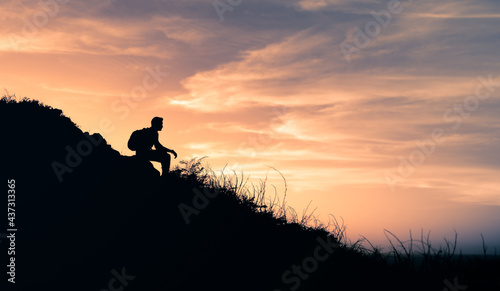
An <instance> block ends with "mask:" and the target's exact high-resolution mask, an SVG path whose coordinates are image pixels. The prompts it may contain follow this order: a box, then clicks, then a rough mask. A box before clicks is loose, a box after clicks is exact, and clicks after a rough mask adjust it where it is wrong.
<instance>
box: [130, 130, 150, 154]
mask: <svg viewBox="0 0 500 291" xmlns="http://www.w3.org/2000/svg"><path fill="white" fill-rule="evenodd" d="M147 139H148V137H147V128H143V129H138V130H135V131H134V132H132V134H131V135H130V138H129V139H128V143H127V146H128V148H129V149H130V150H132V151H137V150H140V149H145V148H147V147H148V144H147V143H148V141H147Z"/></svg>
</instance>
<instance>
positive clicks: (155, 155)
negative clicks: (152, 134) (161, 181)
mask: <svg viewBox="0 0 500 291" xmlns="http://www.w3.org/2000/svg"><path fill="white" fill-rule="evenodd" d="M147 158H148V159H149V160H150V161H155V162H160V163H161V172H162V173H161V175H162V176H163V175H165V174H167V173H168V171H169V170H170V155H169V154H168V153H167V152H165V151H158V150H151V151H149V153H148V154H147Z"/></svg>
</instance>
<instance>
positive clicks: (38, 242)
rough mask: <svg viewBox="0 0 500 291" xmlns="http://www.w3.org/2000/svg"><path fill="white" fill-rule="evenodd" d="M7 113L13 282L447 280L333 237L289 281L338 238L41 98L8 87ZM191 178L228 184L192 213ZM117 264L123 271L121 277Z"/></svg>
mask: <svg viewBox="0 0 500 291" xmlns="http://www.w3.org/2000/svg"><path fill="white" fill-rule="evenodd" d="M0 121H1V124H2V131H1V134H2V137H4V139H3V142H2V143H1V147H2V148H1V150H2V153H3V154H2V155H3V158H5V160H6V161H5V164H4V165H2V178H3V180H4V181H5V180H7V179H15V180H16V191H17V196H16V211H17V212H16V224H17V227H18V232H17V233H16V237H17V238H16V249H17V252H16V274H17V275H16V284H15V285H12V284H10V285H9V287H11V288H12V287H14V289H12V290H53V291H55V290H103V289H104V290H111V289H110V288H108V285H109V283H110V282H111V284H112V286H114V287H115V288H119V287H124V288H123V290H125V291H132V290H141V291H147V290H274V289H280V290H295V289H293V288H292V287H294V286H296V283H297V280H298V281H299V282H300V288H298V289H297V290H403V289H404V290H432V289H429V288H427V287H428V286H430V285H432V286H437V287H436V289H435V290H442V289H443V285H442V280H443V277H441V276H430V275H429V276H427V277H426V278H425V280H424V279H423V278H421V277H418V276H420V275H417V274H416V273H414V272H412V271H411V270H407V269H405V268H404V267H393V266H389V265H388V264H386V263H385V262H383V261H380V260H378V259H377V257H375V256H368V255H366V254H363V253H362V252H359V251H357V250H355V249H353V248H350V247H348V246H346V245H344V244H342V243H341V244H340V245H338V246H339V247H336V248H335V250H334V251H333V252H332V253H331V254H328V255H327V252H328V250H327V249H326V248H323V249H322V250H321V252H322V253H321V254H322V256H327V257H328V258H327V259H326V260H325V261H321V262H319V263H318V262H317V264H318V265H317V267H316V270H315V271H314V272H312V273H311V274H310V275H307V274H306V275H307V278H305V275H304V278H300V276H298V275H291V276H289V277H288V279H291V278H292V277H293V278H294V279H293V280H295V281H293V282H294V283H291V282H288V281H287V282H283V280H282V275H283V273H284V272H285V271H287V270H292V269H291V268H292V266H293V265H294V264H295V265H301V264H302V263H303V261H304V259H306V258H308V257H311V256H312V255H313V252H314V250H315V249H316V248H317V247H318V246H321V245H322V244H321V243H320V242H319V241H322V242H328V241H333V242H335V243H337V238H335V237H333V236H332V234H330V233H328V232H326V231H324V230H321V229H312V228H308V227H305V226H303V225H300V224H296V223H287V222H286V221H284V220H283V219H282V218H281V219H280V218H276V217H275V216H274V215H273V214H272V213H271V212H269V211H260V210H259V207H258V205H257V204H255V203H254V202H252V201H249V200H248V199H244V198H242V197H240V196H238V195H236V194H234V193H233V192H232V191H231V190H229V189H225V188H213V187H210V186H208V185H206V183H203V181H202V179H201V178H200V177H197V176H195V175H187V174H186V173H185V172H183V171H174V172H173V173H171V174H169V176H168V178H167V179H165V178H164V177H160V176H159V173H158V171H157V170H156V169H154V167H153V166H152V164H151V163H149V162H144V161H142V160H140V159H137V158H135V157H126V156H122V155H120V154H119V153H118V152H117V151H115V150H113V149H112V148H111V147H110V146H109V145H108V144H107V143H106V141H105V140H104V139H103V138H102V137H101V136H100V135H99V134H93V135H89V134H88V133H84V132H82V131H81V130H80V129H79V128H78V127H77V126H76V125H75V124H74V123H73V122H72V121H71V120H70V119H69V118H67V117H65V116H64V115H62V112H61V110H58V109H53V108H51V107H48V106H44V105H42V104H40V103H39V102H37V101H30V100H24V101H22V102H15V101H12V100H10V99H8V98H4V99H3V100H2V101H1V102H0ZM82 141H85V142H82ZM99 141H100V142H99ZM89 144H91V145H92V149H91V150H89V149H88V148H86V147H85V145H86V146H88V145H89ZM68 149H72V150H74V151H75V152H76V153H78V150H80V152H81V153H85V154H86V156H84V157H82V158H81V160H80V161H79V159H78V158H75V157H73V159H69V161H70V163H71V164H73V165H75V166H74V167H68V168H70V170H71V172H69V171H64V172H60V174H59V175H58V174H56V172H57V171H55V170H54V165H59V164H60V165H64V164H68V163H67V160H66V159H67V156H68V153H69V152H72V150H68ZM88 152H90V153H88ZM54 162H57V163H59V164H54ZM66 166H67V165H66ZM56 169H59V171H62V170H60V169H62V168H61V167H59V168H57V167H56ZM66 170H67V169H66ZM193 189H198V191H200V192H202V193H203V192H205V191H207V192H206V193H207V194H209V193H210V195H212V194H213V196H215V194H217V193H218V195H216V197H214V198H210V200H209V203H208V206H206V208H205V209H203V210H201V211H200V212H199V214H197V215H192V216H190V217H189V219H190V223H189V224H186V222H185V219H184V217H183V216H182V215H181V213H180V211H179V205H180V204H181V203H184V205H188V206H192V205H193V197H194V196H195V195H196V194H195V193H196V191H193ZM2 207H3V206H2ZM2 240H3V239H2ZM4 244H5V241H2V243H1V244H0V245H2V249H3V246H4ZM2 252H3V251H2ZM3 253H4V256H5V252H3ZM4 262H6V261H5V260H4ZM123 268H125V269H123ZM113 270H114V271H113ZM116 272H117V273H122V272H124V274H123V275H122V276H125V279H123V278H122V280H121V281H120V280H119V279H114V278H117V273H116ZM2 273H5V272H2ZM4 275H5V274H4ZM127 276H129V277H127ZM131 276H133V279H132V277H131ZM301 276H302V275H301ZM454 276H456V274H455V273H452V274H450V276H449V277H450V278H453V277H454ZM118 277H120V275H119V274H118ZM4 281H6V280H4ZM120 284H122V285H120ZM117 290H120V289H117Z"/></svg>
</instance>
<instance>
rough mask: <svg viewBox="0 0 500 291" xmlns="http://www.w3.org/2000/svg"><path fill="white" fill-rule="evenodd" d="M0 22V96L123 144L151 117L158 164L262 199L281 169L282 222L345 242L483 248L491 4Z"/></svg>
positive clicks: (95, 8)
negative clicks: (296, 220) (203, 166)
mask: <svg viewBox="0 0 500 291" xmlns="http://www.w3.org/2000/svg"><path fill="white" fill-rule="evenodd" d="M0 15H1V18H0V64H1V70H0V91H3V92H0V94H1V95H3V94H7V95H10V94H15V95H16V96H17V97H25V96H26V97H29V98H32V99H38V100H40V101H42V102H44V103H45V104H48V105H50V106H53V107H57V108H60V109H62V110H63V112H64V114H65V115H66V116H69V117H70V118H71V119H72V120H73V121H74V122H76V123H77V124H78V125H79V126H80V128H81V129H82V130H84V131H90V132H92V133H93V132H99V133H101V134H102V135H103V136H104V138H105V139H106V140H107V141H108V143H109V144H111V145H112V147H113V148H115V149H116V150H118V151H119V152H120V153H121V154H123V155H132V154H133V152H131V151H130V150H128V149H127V147H126V143H127V140H128V137H129V136H130V134H131V132H132V131H134V130H135V129H138V128H143V127H147V126H149V122H150V120H151V118H152V117H154V116H161V117H163V118H164V129H163V131H162V132H160V142H161V143H162V144H163V145H165V146H166V147H168V148H172V149H174V150H176V152H177V153H178V154H179V157H178V159H176V160H174V165H176V164H178V162H179V161H180V160H189V159H191V158H193V157H198V158H200V157H204V156H207V157H208V158H206V159H205V160H206V161H207V162H208V163H209V164H210V167H211V168H212V169H213V170H215V171H216V172H218V173H220V170H221V169H223V168H225V172H226V173H231V171H233V170H234V171H236V172H237V173H241V172H243V174H244V175H245V176H246V177H249V178H250V180H249V181H250V182H254V183H257V184H258V183H259V181H262V180H264V179H266V177H267V193H268V195H269V197H272V196H273V195H274V193H277V195H278V196H279V197H280V199H283V196H284V193H285V192H284V191H285V184H284V181H283V179H282V177H281V174H282V175H283V176H284V177H285V179H286V201H287V203H288V205H289V206H290V207H293V208H294V209H295V211H296V212H297V215H298V216H299V217H300V216H301V215H302V213H303V211H304V209H306V208H307V207H308V205H309V208H308V212H307V213H311V211H313V210H314V215H316V217H317V218H318V219H319V220H320V221H323V222H324V223H327V222H328V221H329V220H330V219H332V216H331V215H333V216H334V217H336V218H337V219H338V220H339V221H340V220H341V219H343V220H344V222H345V225H346V226H347V235H348V237H349V238H350V239H351V240H352V241H356V240H357V239H359V238H361V236H364V237H366V238H368V239H369V240H370V241H371V242H372V243H373V244H375V245H379V246H381V247H384V248H385V250H387V248H386V246H387V239H386V237H385V235H384V229H387V230H389V231H391V232H392V233H394V234H395V235H397V236H398V237H399V238H400V239H401V240H407V239H409V235H410V234H409V232H410V230H411V232H412V234H413V237H414V238H419V237H420V233H421V231H423V233H424V234H427V233H428V232H429V231H431V239H432V242H433V243H434V244H435V246H436V247H437V246H438V245H439V244H440V243H444V241H443V238H447V239H448V240H452V239H453V237H454V233H455V231H456V232H457V233H458V240H459V247H460V248H462V250H463V251H464V252H465V253H479V252H482V246H481V244H482V242H481V234H482V235H483V236H484V238H485V242H486V244H487V245H488V247H489V251H491V252H492V251H493V248H495V247H496V248H497V250H500V211H499V210H500V179H498V177H499V174H500V153H499V147H500V117H499V116H500V115H499V114H498V113H499V110H500V55H499V54H498V49H499V47H500V3H498V1H493V0H477V1H461V0H453V1H451V0H443V1H428V0H413V1H394V0H393V1H378V0H376V1H374V0H370V1H368V0H355V1H348V0H286V1H285V0H266V1H261V0H216V1H211V0H208V1H201V0H178V1H162V0H144V1H132V0H86V1H78V0H42V1H38V0H36V1H32V0H25V1H10V0H7V1H2V4H0ZM156 166H158V165H156ZM277 171H279V172H277ZM280 173H281V174H280ZM273 185H274V186H275V188H273ZM274 189H276V192H275V190H274Z"/></svg>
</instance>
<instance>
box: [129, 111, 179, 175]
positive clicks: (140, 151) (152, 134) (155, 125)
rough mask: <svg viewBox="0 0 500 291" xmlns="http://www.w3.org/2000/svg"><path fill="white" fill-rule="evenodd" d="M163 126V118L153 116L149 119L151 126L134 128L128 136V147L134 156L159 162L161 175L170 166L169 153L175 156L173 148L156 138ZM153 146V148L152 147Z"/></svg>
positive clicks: (164, 173)
mask: <svg viewBox="0 0 500 291" xmlns="http://www.w3.org/2000/svg"><path fill="white" fill-rule="evenodd" d="M162 128H163V118H161V117H154V118H153V119H152V120H151V127H148V128H143V129H141V130H136V131H134V132H133V133H132V136H131V137H130V140H129V144H128V147H129V148H130V149H131V150H134V151H135V152H136V156H137V157H140V158H143V159H146V160H149V161H156V162H160V163H161V169H162V176H165V175H166V174H167V173H168V171H169V168H170V155H169V153H171V154H173V155H174V158H177V153H176V152H175V151H174V150H171V149H168V148H166V147H164V146H162V145H161V143H160V141H159V140H158V131H160V130H161V129H162ZM153 146H154V147H155V149H154V150H153V149H152V147H153Z"/></svg>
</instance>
